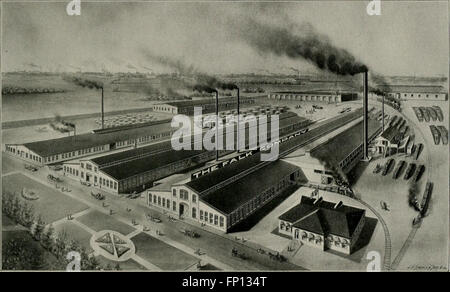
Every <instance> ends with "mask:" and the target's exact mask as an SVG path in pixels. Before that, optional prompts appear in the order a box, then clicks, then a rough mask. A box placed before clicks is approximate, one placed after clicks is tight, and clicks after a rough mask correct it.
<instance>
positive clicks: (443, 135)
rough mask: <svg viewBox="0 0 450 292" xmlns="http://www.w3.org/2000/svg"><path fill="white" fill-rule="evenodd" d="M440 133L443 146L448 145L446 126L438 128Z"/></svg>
mask: <svg viewBox="0 0 450 292" xmlns="http://www.w3.org/2000/svg"><path fill="white" fill-rule="evenodd" d="M437 128H438V130H439V132H440V133H441V138H442V144H443V145H447V144H448V131H447V128H446V127H444V126H437Z"/></svg>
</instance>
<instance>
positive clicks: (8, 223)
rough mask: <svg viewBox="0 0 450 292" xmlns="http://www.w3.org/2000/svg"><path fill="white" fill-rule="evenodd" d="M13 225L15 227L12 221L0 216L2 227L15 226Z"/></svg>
mask: <svg viewBox="0 0 450 292" xmlns="http://www.w3.org/2000/svg"><path fill="white" fill-rule="evenodd" d="M15 225H16V223H14V221H12V220H11V219H9V218H8V217H7V216H5V215H4V214H2V227H8V226H15Z"/></svg>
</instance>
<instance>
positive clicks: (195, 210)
mask: <svg viewBox="0 0 450 292" xmlns="http://www.w3.org/2000/svg"><path fill="white" fill-rule="evenodd" d="M192 218H197V209H195V208H192Z"/></svg>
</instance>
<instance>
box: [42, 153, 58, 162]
mask: <svg viewBox="0 0 450 292" xmlns="http://www.w3.org/2000/svg"><path fill="white" fill-rule="evenodd" d="M57 160H59V155H58V154H57V155H52V156H48V157H45V158H44V162H53V161H57Z"/></svg>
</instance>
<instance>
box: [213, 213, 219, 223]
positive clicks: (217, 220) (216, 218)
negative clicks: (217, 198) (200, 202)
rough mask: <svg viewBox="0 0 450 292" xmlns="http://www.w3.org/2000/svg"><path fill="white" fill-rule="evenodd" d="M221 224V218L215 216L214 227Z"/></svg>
mask: <svg viewBox="0 0 450 292" xmlns="http://www.w3.org/2000/svg"><path fill="white" fill-rule="evenodd" d="M217 224H219V217H218V216H217V215H214V225H217Z"/></svg>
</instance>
